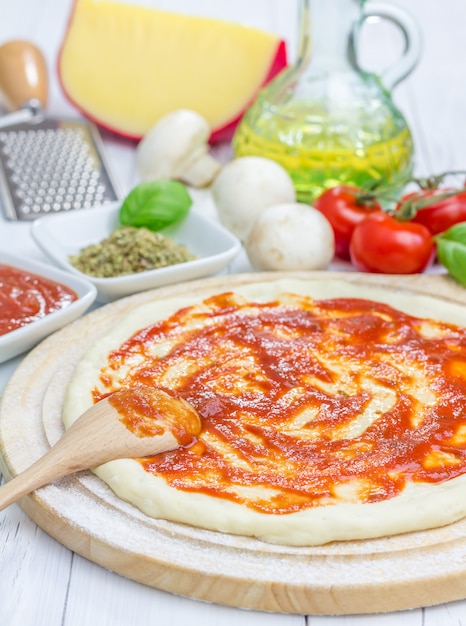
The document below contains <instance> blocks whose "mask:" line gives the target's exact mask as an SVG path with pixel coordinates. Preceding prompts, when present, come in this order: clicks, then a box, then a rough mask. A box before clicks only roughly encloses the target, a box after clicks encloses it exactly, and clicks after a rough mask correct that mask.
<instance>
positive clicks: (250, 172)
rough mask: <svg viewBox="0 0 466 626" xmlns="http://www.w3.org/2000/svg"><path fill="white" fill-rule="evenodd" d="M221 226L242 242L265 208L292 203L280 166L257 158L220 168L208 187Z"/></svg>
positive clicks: (288, 183)
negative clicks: (210, 187)
mask: <svg viewBox="0 0 466 626" xmlns="http://www.w3.org/2000/svg"><path fill="white" fill-rule="evenodd" d="M212 197H213V200H214V202H215V205H216V207H217V212H218V217H219V219H220V221H221V222H222V224H223V225H224V226H225V227H226V228H228V229H229V230H230V231H231V232H232V233H234V234H235V235H236V236H237V237H239V239H242V240H243V241H245V240H246V237H247V235H248V233H249V231H250V230H251V228H252V225H253V223H254V220H255V219H256V217H257V215H258V214H259V213H260V212H261V211H262V210H263V209H265V208H266V207H269V206H272V205H274V204H280V203H283V202H294V201H295V200H296V192H295V188H294V185H293V181H292V179H291V177H290V175H289V174H288V172H287V171H286V170H285V168H283V167H282V166H281V165H279V164H278V163H276V162H275V161H272V160H271V159H266V158H265V157H258V156H245V157H239V158H237V159H234V160H233V161H230V162H229V163H227V165H225V166H224V167H223V169H222V170H221V172H220V174H219V175H218V176H217V178H216V179H215V180H214V183H213V185H212Z"/></svg>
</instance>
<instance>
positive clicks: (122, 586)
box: [63, 556, 305, 626]
mask: <svg viewBox="0 0 466 626" xmlns="http://www.w3.org/2000/svg"><path fill="white" fill-rule="evenodd" d="M148 616H153V617H156V620H157V623H158V624H163V626H175V625H176V626H178V625H180V626H181V625H182V624H183V625H185V624H189V626H210V625H212V626H214V625H216V624H222V626H237V624H238V623H240V622H241V625H242V626H262V625H263V626H304V624H305V618H304V617H303V616H299V615H278V614H270V613H260V612H256V611H244V610H240V609H234V608H229V607H225V606H219V605H215V604H209V603H205V602H198V601H196V600H191V599H189V598H183V597H180V596H175V595H172V594H170V593H166V592H163V591H159V590H157V589H153V588H151V587H147V586H145V585H141V584H139V583H136V582H134V581H130V580H126V579H125V578H123V577H121V576H118V575H117V574H114V573H112V572H109V571H107V570H103V569H102V568H100V567H99V566H97V565H95V564H94V563H91V562H90V561H87V560H86V559H83V558H81V557H78V556H75V557H74V560H73V567H72V576H71V581H70V592H69V596H68V599H67V606H66V613H65V619H64V624H63V626H82V625H83V624H99V626H127V625H129V624H131V626H146V625H147V624H148V623H151V621H150V619H149V621H148ZM154 623H155V622H154Z"/></svg>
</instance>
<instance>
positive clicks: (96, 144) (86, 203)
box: [0, 116, 120, 220]
mask: <svg viewBox="0 0 466 626" xmlns="http://www.w3.org/2000/svg"><path fill="white" fill-rule="evenodd" d="M119 198H120V193H119V191H118V189H117V185H116V183H115V181H114V180H113V178H112V175H111V173H110V171H109V167H108V163H107V162H106V159H105V157H104V154H103V143H102V140H101V137H100V135H99V132H98V130H97V128H96V127H95V126H94V125H93V124H91V123H89V122H83V121H80V120H64V119H44V118H43V117H42V116H41V118H40V120H39V121H29V122H27V123H19V124H12V125H8V127H6V128H0V199H1V202H2V205H3V209H4V212H5V215H6V217H7V218H8V219H11V220H33V219H35V218H37V217H39V216H42V215H49V214H53V213H58V212H59V211H70V210H75V209H84V208H90V207H92V206H95V205H101V204H106V203H108V202H113V201H115V200H118V199H119Z"/></svg>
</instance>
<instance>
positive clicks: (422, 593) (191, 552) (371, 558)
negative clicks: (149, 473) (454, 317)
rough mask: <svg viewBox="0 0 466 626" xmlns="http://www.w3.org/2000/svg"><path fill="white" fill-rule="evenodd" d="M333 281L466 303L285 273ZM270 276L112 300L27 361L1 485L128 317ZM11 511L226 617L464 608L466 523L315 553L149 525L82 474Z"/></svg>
mask: <svg viewBox="0 0 466 626" xmlns="http://www.w3.org/2000/svg"><path fill="white" fill-rule="evenodd" d="M293 276H294V277H302V278H306V280H309V281H314V280H327V279H329V278H332V279H333V278H337V279H338V280H343V281H344V282H347V283H349V284H364V285H373V286H379V287H381V288H383V289H386V290H388V291H391V292H396V293H398V292H401V293H404V294H408V295H409V294H411V295H412V296H413V297H414V298H417V296H418V295H419V294H423V295H432V294H435V299H436V300H437V299H438V300H439V302H440V305H441V306H443V305H444V304H445V303H457V304H460V305H462V306H464V305H466V292H465V290H464V289H463V288H461V287H459V286H458V285H456V284H455V283H454V282H453V281H452V280H450V279H447V278H444V277H436V276H409V277H393V276H375V275H363V274H357V273H354V274H353V273H348V274H346V273H345V274H338V273H335V274H332V273H327V272H325V273H309V274H299V275H296V274H293ZM279 277H282V276H280V275H278V274H271V275H269V276H267V275H261V276H256V275H252V274H247V275H240V276H233V277H219V278H213V279H204V280H202V281H195V282H192V283H189V285H188V284H181V285H177V286H173V287H167V288H162V289H159V290H156V291H154V292H148V293H142V294H138V295H136V296H132V297H130V298H126V299H124V300H119V301H116V302H114V303H112V304H109V305H107V306H105V307H102V308H100V309H98V310H96V311H93V312H91V313H89V314H88V315H86V316H84V317H83V318H82V319H80V320H77V321H76V322H74V323H73V324H70V325H69V326H67V327H65V328H63V329H62V330H60V331H58V332H57V333H55V334H54V335H52V336H51V337H49V338H48V339H46V340H45V341H43V342H42V343H41V344H40V345H39V346H38V347H37V348H35V349H34V350H33V351H31V352H30V353H29V354H28V355H27V356H26V357H25V359H24V360H23V361H22V362H21V364H20V366H19V367H18V369H17V370H16V372H15V373H14V374H13V376H12V377H11V379H10V382H9V383H8V386H7V388H6V389H5V391H4V393H3V396H2V402H1V405H0V469H1V471H2V473H3V474H4V476H5V477H6V478H7V479H9V478H11V477H13V476H16V475H17V474H19V473H20V472H22V471H24V470H25V469H26V468H27V467H29V465H31V463H32V462H34V461H35V460H36V459H37V458H39V457H40V456H42V455H43V454H45V453H46V452H47V450H48V449H49V448H50V446H51V445H53V444H54V443H55V442H56V441H57V440H58V439H59V437H60V436H61V435H62V433H63V425H62V423H61V416H62V409H63V401H64V394H65V388H66V386H67V384H68V383H69V381H70V379H71V377H72V375H73V372H74V370H75V367H76V365H77V363H78V362H79V360H80V358H81V357H82V356H83V354H84V353H85V352H86V351H87V349H88V348H89V347H90V346H92V345H93V344H94V343H95V341H96V340H97V339H99V338H100V337H102V335H103V334H104V333H105V332H106V331H107V330H108V329H109V328H110V327H111V326H112V325H114V324H116V323H118V321H119V320H121V319H122V317H124V316H125V315H127V314H128V313H129V312H131V310H133V309H134V308H135V307H138V306H139V305H141V304H144V303H145V302H147V301H150V300H153V299H154V297H156V298H157V299H159V300H163V299H165V298H168V297H170V298H171V297H173V296H176V295H180V294H184V293H186V292H187V291H188V290H189V292H190V293H192V294H193V295H197V296H198V297H199V298H202V297H203V294H204V293H205V290H206V289H211V288H216V289H217V290H220V289H222V290H223V289H224V288H225V286H228V287H231V288H236V287H237V286H239V285H242V284H248V283H250V282H254V281H256V280H257V279H259V280H261V281H264V280H275V279H276V278H279ZM20 504H21V507H22V508H23V510H24V511H25V512H26V513H27V514H28V515H29V517H30V518H31V519H32V520H33V521H34V522H36V523H37V524H38V525H39V526H40V527H41V528H42V529H43V530H44V531H45V532H47V533H48V534H50V535H51V536H52V537H54V538H55V539H56V540H57V541H59V542H60V543H62V544H63V545H64V546H66V547H68V548H69V549H71V550H73V551H74V552H76V553H77V554H79V555H81V556H83V557H85V558H87V559H89V560H91V561H92V562H94V563H96V564H99V565H101V566H102V567H104V568H107V569H109V570H111V571H113V572H116V573H118V574H120V575H122V576H125V577H127V578H130V579H132V580H134V581H137V582H140V583H143V584H146V585H149V586H152V587H155V588H157V589H160V590H165V591H168V592H172V593H175V594H180V595H184V596H187V597H190V598H194V599H199V600H203V601H207V602H214V603H218V604H224V605H228V606H232V607H239V608H245V609H253V610H260V611H273V612H280V613H291V614H301V615H302V614H316V615H348V614H363V613H364V614H368V613H378V612H387V611H398V610H405V609H413V608H417V607H422V606H431V605H435V604H441V603H444V602H450V601H454V600H460V599H463V598H466V565H465V563H466V519H465V518H463V519H461V520H459V521H457V522H455V523H453V524H450V525H448V526H444V527H439V528H437V529H433V530H427V531H420V532H413V533H406V534H403V535H397V536H391V537H383V538H379V539H371V540H363V541H347V542H334V543H330V544H326V545H323V546H315V547H291V546H290V547H288V546H283V545H277V544H275V545H274V544H269V543H264V542H263V541H259V540H256V539H254V538H250V537H243V536H238V535H229V534H223V533H216V532H212V531H207V530H202V529H199V528H196V527H193V526H188V525H184V524H176V523H172V522H166V521H165V520H157V519H153V518H149V517H147V516H145V515H144V514H143V513H141V512H140V511H139V510H138V509H136V508H135V507H133V506H132V505H130V504H128V503H126V502H124V501H123V500H121V498H119V497H117V496H116V495H115V494H114V493H113V492H112V491H111V489H109V488H108V487H107V485H106V484H105V483H103V482H102V481H101V480H100V479H99V478H98V477H97V476H95V475H93V474H92V473H90V472H81V473H79V474H77V475H76V476H72V477H69V478H66V479H63V480H60V481H56V482H55V483H54V484H51V485H48V486H46V487H43V488H42V489H40V490H38V491H37V492H35V493H34V494H32V495H30V496H26V497H25V498H23V499H22V500H21V503H20Z"/></svg>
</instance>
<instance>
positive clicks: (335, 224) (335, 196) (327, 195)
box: [313, 185, 382, 259]
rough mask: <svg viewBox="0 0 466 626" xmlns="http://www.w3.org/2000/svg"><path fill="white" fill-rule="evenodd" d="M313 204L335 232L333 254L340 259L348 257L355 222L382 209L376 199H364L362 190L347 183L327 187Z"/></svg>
mask: <svg viewBox="0 0 466 626" xmlns="http://www.w3.org/2000/svg"><path fill="white" fill-rule="evenodd" d="M313 206H314V207H315V208H316V209H317V210H318V211H320V212H321V213H323V214H324V215H325V217H326V218H327V219H328V221H329V222H330V224H331V226H332V228H333V232H334V234H335V254H336V255H337V256H339V257H340V258H342V259H349V258H350V254H349V245H350V241H351V235H352V234H353V230H354V228H355V226H356V224H359V222H361V221H362V220H363V219H365V218H366V217H367V216H368V215H369V214H370V213H371V212H374V211H381V210H382V208H381V206H380V204H379V203H378V202H377V201H376V200H373V199H369V198H368V199H367V200H364V196H363V194H362V192H361V191H360V190H359V189H357V188H356V187H350V186H349V185H338V186H337V187H332V188H331V189H327V190H326V191H324V192H323V193H322V194H321V195H320V196H319V197H318V198H317V199H316V200H315V201H314V204H313Z"/></svg>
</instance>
